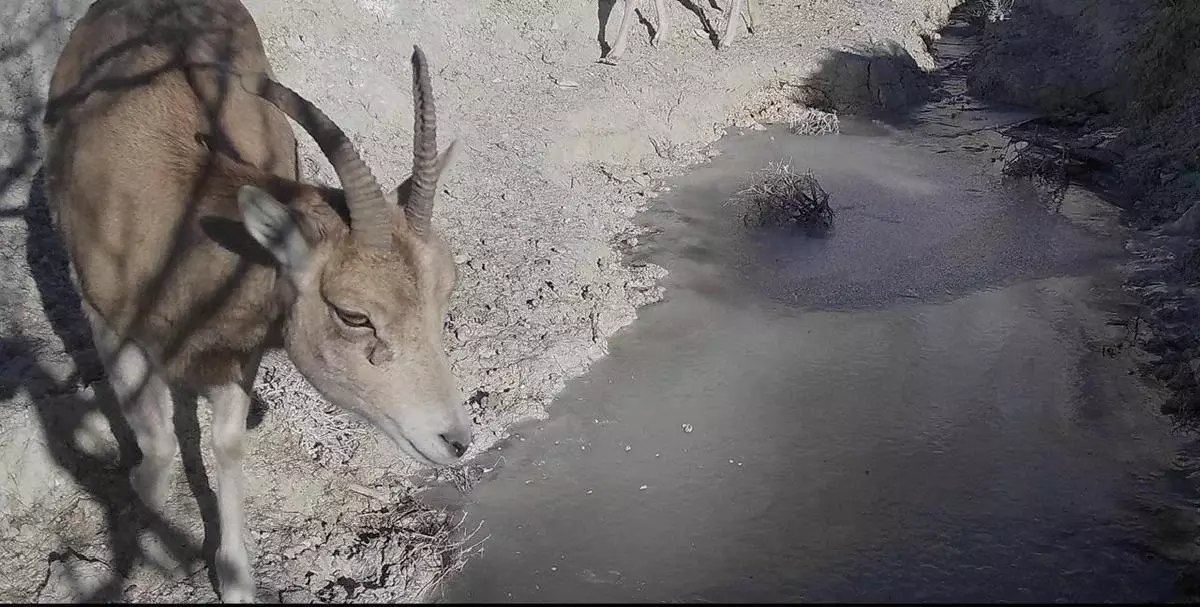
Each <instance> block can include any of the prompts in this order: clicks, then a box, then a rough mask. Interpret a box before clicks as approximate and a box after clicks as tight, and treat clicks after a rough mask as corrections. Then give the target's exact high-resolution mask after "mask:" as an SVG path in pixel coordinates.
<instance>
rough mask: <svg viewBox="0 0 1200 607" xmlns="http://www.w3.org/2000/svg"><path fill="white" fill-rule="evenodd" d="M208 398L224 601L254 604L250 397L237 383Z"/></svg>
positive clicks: (215, 390) (219, 575) (214, 390)
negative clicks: (247, 461) (247, 459)
mask: <svg viewBox="0 0 1200 607" xmlns="http://www.w3.org/2000/svg"><path fill="white" fill-rule="evenodd" d="M250 382H253V377H252V378H251V379H250ZM206 396H207V397H208V401H209V403H211V404H212V448H213V455H214V460H215V463H216V471H215V472H216V474H215V475H214V476H215V477H216V481H217V491H216V493H217V514H218V518H219V519H220V525H219V527H220V533H221V538H220V543H219V544H218V547H217V562H216V566H217V580H218V582H219V583H220V586H221V600H222V601H224V602H227V603H250V602H253V601H254V578H253V576H252V575H251V572H250V555H249V553H248V552H247V551H246V538H245V530H246V511H245V508H246V505H245V501H246V479H245V476H244V474H243V472H242V456H243V453H244V452H245V442H246V413H247V412H248V411H249V410H250V395H249V393H248V392H247V391H246V387H245V386H244V385H240V384H236V383H234V384H228V385H225V386H220V387H216V388H212V389H210V390H209V391H208V392H207V394H206Z"/></svg>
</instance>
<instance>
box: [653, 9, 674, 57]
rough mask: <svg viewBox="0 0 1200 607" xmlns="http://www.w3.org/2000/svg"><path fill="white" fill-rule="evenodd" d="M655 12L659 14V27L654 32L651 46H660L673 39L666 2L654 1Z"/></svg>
mask: <svg viewBox="0 0 1200 607" xmlns="http://www.w3.org/2000/svg"><path fill="white" fill-rule="evenodd" d="M654 12H656V13H658V27H657V28H656V29H655V30H654V37H653V38H651V39H650V44H653V45H654V46H658V45H659V44H661V43H663V42H665V41H666V40H667V38H670V37H671V22H670V20H668V19H667V7H666V5H665V0H654Z"/></svg>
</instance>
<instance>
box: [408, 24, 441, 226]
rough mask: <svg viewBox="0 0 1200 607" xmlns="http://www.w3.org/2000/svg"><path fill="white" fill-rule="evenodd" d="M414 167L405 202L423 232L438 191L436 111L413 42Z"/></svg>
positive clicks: (421, 56)
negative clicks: (410, 187)
mask: <svg viewBox="0 0 1200 607" xmlns="http://www.w3.org/2000/svg"><path fill="white" fill-rule="evenodd" d="M412 69H413V75H412V78H413V115H414V120H413V170H412V189H411V190H409V197H408V200H407V201H405V202H404V215H405V217H406V218H407V219H408V227H409V229H410V230H412V231H413V232H414V233H416V234H418V235H423V234H425V233H427V232H428V231H429V224H430V220H431V218H432V217H433V198H434V196H435V195H437V177H438V167H437V164H438V162H437V115H436V113H435V111H434V107H433V85H431V84H430V82H429V64H428V63H427V62H426V60H425V53H424V52H422V51H421V47H419V46H417V45H415V44H414V45H413V54H412Z"/></svg>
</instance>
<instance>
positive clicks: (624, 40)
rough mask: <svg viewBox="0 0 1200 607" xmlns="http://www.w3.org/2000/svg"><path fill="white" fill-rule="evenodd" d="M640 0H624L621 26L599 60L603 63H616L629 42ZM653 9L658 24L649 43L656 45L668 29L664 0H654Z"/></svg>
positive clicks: (665, 37) (666, 35) (668, 23)
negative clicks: (656, 14) (610, 45)
mask: <svg viewBox="0 0 1200 607" xmlns="http://www.w3.org/2000/svg"><path fill="white" fill-rule="evenodd" d="M641 4H642V0H625V1H624V11H625V12H624V13H623V14H622V15H621V28H620V29H619V30H617V39H616V40H615V41H613V45H612V48H611V49H609V51H608V54H607V55H605V56H604V58H603V59H601V61H603V62H604V63H608V64H612V65H616V63H617V62H618V61H620V60H621V57H622V56H623V55H624V54H625V47H626V46H628V44H629V31H630V30H631V29H633V22H634V21H636V20H637V9H638V7H639V6H641ZM654 11H655V12H656V13H658V26H657V27H656V28H655V31H654V38H652V39H651V40H650V43H651V44H653V45H655V46H657V45H658V44H659V43H661V42H662V41H664V40H666V39H667V37H668V34H667V32H668V31H670V28H671V26H670V21H668V20H667V8H666V5H665V0H654Z"/></svg>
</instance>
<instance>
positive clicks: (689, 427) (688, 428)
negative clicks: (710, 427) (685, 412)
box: [682, 424, 693, 434]
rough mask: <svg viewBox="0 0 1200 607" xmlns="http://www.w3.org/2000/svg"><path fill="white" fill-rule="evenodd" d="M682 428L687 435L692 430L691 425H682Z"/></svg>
mask: <svg viewBox="0 0 1200 607" xmlns="http://www.w3.org/2000/svg"><path fill="white" fill-rule="evenodd" d="M682 427H683V431H684V432H687V433H688V434H691V433H692V430H693V428H692V425H691V424H683V426H682Z"/></svg>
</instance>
